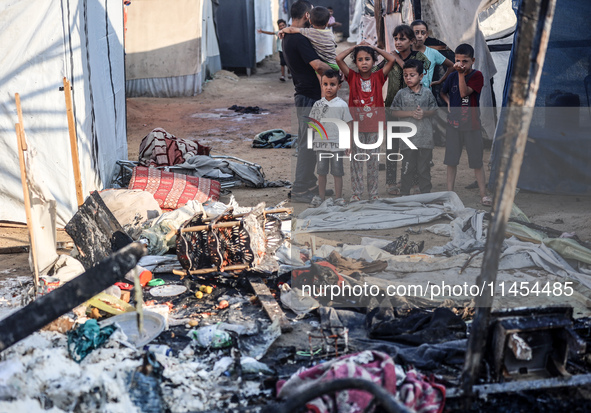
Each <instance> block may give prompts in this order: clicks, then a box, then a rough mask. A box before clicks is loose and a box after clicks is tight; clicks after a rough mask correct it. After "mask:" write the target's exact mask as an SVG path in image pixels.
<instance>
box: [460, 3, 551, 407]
mask: <svg viewBox="0 0 591 413" xmlns="http://www.w3.org/2000/svg"><path fill="white" fill-rule="evenodd" d="M555 6H556V0H523V2H522V3H521V7H520V16H519V18H520V23H519V35H518V37H517V42H516V46H515V52H514V54H513V57H514V61H513V66H512V80H511V86H510V89H509V99H508V102H507V108H508V113H507V116H506V119H505V121H504V122H502V123H501V126H500V129H499V131H500V133H498V134H497V136H498V137H499V138H500V139H503V140H504V142H503V150H502V156H501V162H500V166H499V175H498V177H497V185H496V190H495V202H494V206H493V212H492V218H493V219H492V221H491V224H490V228H489V232H488V237H487V239H486V247H485V251H484V257H483V261H482V272H481V274H480V275H479V277H478V280H477V284H478V285H486V286H489V285H492V286H494V283H495V281H496V279H497V270H498V265H499V257H500V254H501V247H502V244H503V240H504V238H505V229H506V227H507V221H508V220H509V216H510V214H511V207H512V205H513V200H514V198H515V188H516V187H517V180H518V178H519V172H520V170H521V163H522V161H523V152H524V150H525V144H526V141H527V134H528V131H529V127H530V124H531V120H532V116H533V108H534V106H535V100H536V96H537V92H538V87H539V84H540V77H541V74H542V67H543V66H544V58H545V56H546V49H547V46H548V40H549V37H550V29H551V27H552V20H553V16H554V8H555ZM491 290H492V288H491ZM492 292H493V291H491V293H488V292H487V293H485V294H481V295H480V296H479V297H477V298H476V313H475V317H474V321H473V324H472V332H471V334H470V338H469V340H468V349H467V351H466V359H465V363H464V370H463V372H462V379H461V388H462V391H463V392H464V394H466V395H468V396H470V395H472V391H473V389H472V387H473V385H474V383H475V381H476V379H477V378H478V375H479V372H480V366H481V361H482V356H483V352H484V351H485V347H486V340H487V333H488V324H489V318H490V311H491V306H492V303H493V294H492Z"/></svg>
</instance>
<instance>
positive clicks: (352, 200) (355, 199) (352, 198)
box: [349, 195, 361, 202]
mask: <svg viewBox="0 0 591 413" xmlns="http://www.w3.org/2000/svg"><path fill="white" fill-rule="evenodd" d="M359 201H361V198H359V195H353V196H352V197H351V199H349V202H359Z"/></svg>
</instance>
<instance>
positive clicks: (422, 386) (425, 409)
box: [399, 370, 445, 413]
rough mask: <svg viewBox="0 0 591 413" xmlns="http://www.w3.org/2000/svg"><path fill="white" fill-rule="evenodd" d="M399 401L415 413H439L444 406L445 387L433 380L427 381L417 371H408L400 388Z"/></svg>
mask: <svg viewBox="0 0 591 413" xmlns="http://www.w3.org/2000/svg"><path fill="white" fill-rule="evenodd" d="M399 399H400V401H401V402H402V403H404V405H405V406H406V407H410V408H411V409H414V410H415V411H416V412H417V413H441V412H443V407H444V406H445V387H444V386H442V385H441V384H437V383H435V382H434V380H433V378H431V379H430V380H427V379H426V378H425V376H423V375H422V374H420V373H418V372H417V371H415V370H409V371H408V372H407V373H406V378H405V379H404V383H402V386H400V394H399Z"/></svg>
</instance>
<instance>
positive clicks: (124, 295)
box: [121, 290, 131, 303]
mask: <svg viewBox="0 0 591 413" xmlns="http://www.w3.org/2000/svg"><path fill="white" fill-rule="evenodd" d="M130 298H131V293H130V292H129V291H125V290H123V291H121V300H123V301H125V302H126V303H128V302H129V299H130Z"/></svg>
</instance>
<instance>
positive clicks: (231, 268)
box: [172, 264, 249, 276]
mask: <svg viewBox="0 0 591 413" xmlns="http://www.w3.org/2000/svg"><path fill="white" fill-rule="evenodd" d="M247 268H249V266H248V265H245V264H241V265H229V266H227V267H224V271H238V270H246V269H247ZM218 271H222V269H221V268H218V267H212V268H202V269H200V270H191V271H189V274H191V275H199V274H209V273H212V272H218ZM172 273H173V274H174V275H180V276H185V275H187V272H186V271H181V270H172Z"/></svg>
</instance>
